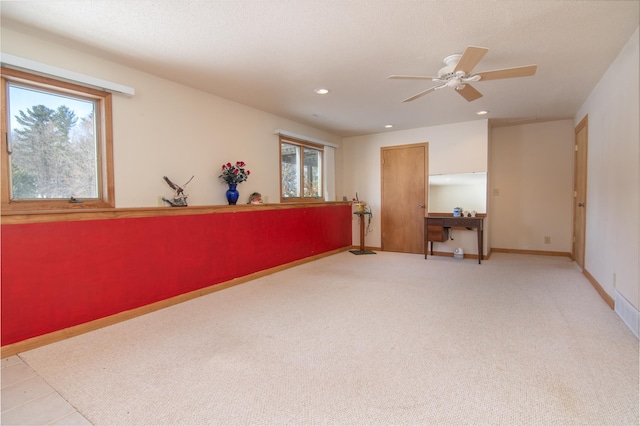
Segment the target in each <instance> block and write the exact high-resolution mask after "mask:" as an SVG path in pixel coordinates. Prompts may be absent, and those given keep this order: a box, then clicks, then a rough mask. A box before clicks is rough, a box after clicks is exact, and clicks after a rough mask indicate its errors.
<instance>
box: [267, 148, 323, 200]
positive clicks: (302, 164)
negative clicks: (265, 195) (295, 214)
mask: <svg viewBox="0 0 640 426" xmlns="http://www.w3.org/2000/svg"><path fill="white" fill-rule="evenodd" d="M283 143H285V144H287V145H296V146H298V147H299V148H300V164H299V167H300V177H299V178H300V182H299V184H300V194H301V195H300V197H284V196H283V193H282V144H283ZM278 147H279V151H278V158H279V160H280V163H279V164H280V166H279V167H280V202H281V203H322V202H324V201H325V200H324V197H323V195H322V194H323V192H324V186H325V176H324V174H325V171H324V167H325V166H324V160H325V159H324V146H323V145H320V144H316V143H313V142H309V141H305V140H303V139H297V138H292V137H289V136H283V135H280V136H279V140H278ZM305 148H308V149H313V150H315V151H318V152H320V156H321V157H320V159H321V163H322V164H321V172H320V173H321V175H320V183H321V188H320V195H319V196H318V197H305V196H304V149H305Z"/></svg>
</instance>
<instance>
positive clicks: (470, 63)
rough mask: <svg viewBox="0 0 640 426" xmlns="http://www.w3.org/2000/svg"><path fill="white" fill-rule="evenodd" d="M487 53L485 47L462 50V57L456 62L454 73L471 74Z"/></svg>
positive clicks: (471, 47)
mask: <svg viewBox="0 0 640 426" xmlns="http://www.w3.org/2000/svg"><path fill="white" fill-rule="evenodd" d="M488 51H489V49H487V48H486V47H476V46H469V47H467V48H466V49H465V50H464V53H463V54H462V57H461V58H460V60H459V61H458V64H457V65H456V68H455V69H454V70H453V72H454V73H456V72H458V71H464V72H465V74H471V70H472V69H474V68H475V66H476V65H478V62H480V60H481V59H482V57H483V56H484V55H485V54H486V53H487V52H488Z"/></svg>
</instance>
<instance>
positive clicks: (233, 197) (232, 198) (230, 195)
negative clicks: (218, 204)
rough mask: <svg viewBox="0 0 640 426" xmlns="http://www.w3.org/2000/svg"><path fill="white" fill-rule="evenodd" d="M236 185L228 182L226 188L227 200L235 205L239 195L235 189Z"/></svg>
mask: <svg viewBox="0 0 640 426" xmlns="http://www.w3.org/2000/svg"><path fill="white" fill-rule="evenodd" d="M236 186H238V184H237V183H230V184H229V189H227V201H228V202H229V205H230V206H232V205H235V204H236V202H237V201H238V197H239V196H240V193H239V192H238V190H236Z"/></svg>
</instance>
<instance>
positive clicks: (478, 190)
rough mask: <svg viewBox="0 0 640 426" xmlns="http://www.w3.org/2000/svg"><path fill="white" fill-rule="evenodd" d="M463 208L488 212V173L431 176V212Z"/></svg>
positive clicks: (444, 211) (448, 211) (445, 211)
mask: <svg viewBox="0 0 640 426" xmlns="http://www.w3.org/2000/svg"><path fill="white" fill-rule="evenodd" d="M455 207H462V209H463V210H466V211H469V212H470V211H472V210H475V211H476V212H478V213H486V212H487V173H486V172H476V173H458V174H451V175H431V176H429V213H453V209H454V208H455Z"/></svg>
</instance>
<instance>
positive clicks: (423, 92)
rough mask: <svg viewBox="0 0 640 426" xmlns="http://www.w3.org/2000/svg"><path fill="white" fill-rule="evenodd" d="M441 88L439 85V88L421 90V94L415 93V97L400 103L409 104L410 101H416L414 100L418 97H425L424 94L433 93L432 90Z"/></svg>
mask: <svg viewBox="0 0 640 426" xmlns="http://www.w3.org/2000/svg"><path fill="white" fill-rule="evenodd" d="M441 87H443V85H441V86H435V87H431V88H429V89H427V90H423V91H422V92H420V93H417V94H415V95H413V96H411V97H410V98H407V99H405V100H404V101H402V102H411V101H413V100H416V99H418V98H419V97H421V96H424V95H426V94H427V93H429V92H433V91H434V90H436V89H439V88H441Z"/></svg>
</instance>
